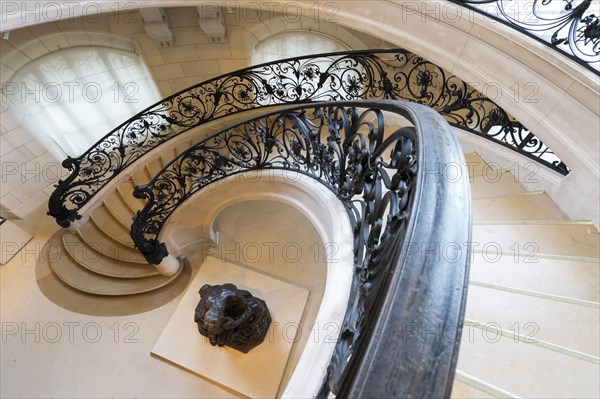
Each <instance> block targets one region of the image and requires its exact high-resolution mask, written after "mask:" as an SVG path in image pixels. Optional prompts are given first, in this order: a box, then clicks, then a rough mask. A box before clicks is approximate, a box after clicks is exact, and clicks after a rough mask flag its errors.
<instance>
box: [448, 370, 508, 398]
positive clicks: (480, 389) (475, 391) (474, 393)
mask: <svg viewBox="0 0 600 399" xmlns="http://www.w3.org/2000/svg"><path fill="white" fill-rule="evenodd" d="M450 397H451V398H452V399H493V398H516V395H513V394H511V393H510V392H506V391H504V390H502V389H500V388H498V387H495V386H493V385H491V384H488V383H486V382H485V381H481V380H479V379H477V378H475V377H473V376H471V375H468V374H464V373H461V372H460V371H459V370H456V373H455V378H454V383H453V384H452V392H451V393H450Z"/></svg>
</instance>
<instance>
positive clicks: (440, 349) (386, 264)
mask: <svg viewBox="0 0 600 399" xmlns="http://www.w3.org/2000/svg"><path fill="white" fill-rule="evenodd" d="M384 111H388V112H391V113H394V114H397V115H400V116H402V117H404V118H406V119H408V120H409V121H410V122H412V123H413V124H414V127H401V128H398V127H394V128H390V127H389V126H387V127H386V117H387V115H388V114H387V113H385V112H384ZM463 162H464V158H463V155H462V153H461V150H460V146H459V145H458V143H457V141H456V139H455V138H454V136H453V135H452V133H451V132H450V129H449V126H448V124H447V123H446V122H445V121H444V120H443V119H442V117H441V116H440V115H439V114H437V113H436V112H434V111H433V110H431V109H430V108H427V107H425V106H422V105H419V104H410V103H403V102H399V101H354V102H335V103H331V102H330V103H322V104H313V105H303V106H295V107H293V108H288V109H286V110H283V111H278V112H275V113H270V114H266V115H263V116H261V117H257V118H254V119H251V120H249V121H246V122H244V123H241V124H238V125H235V126H232V127H230V128H228V129H225V130H222V131H220V132H217V133H215V134H214V135H212V136H210V137H209V138H207V139H205V140H203V141H201V142H199V143H198V144H196V145H194V146H192V147H190V148H189V149H187V150H185V151H184V152H182V153H181V154H180V155H178V156H177V157H176V158H175V159H173V160H172V161H171V162H170V163H169V164H167V165H166V166H165V167H164V168H163V169H162V170H161V171H160V172H159V173H158V174H157V175H156V176H155V177H154V178H153V179H152V181H151V182H150V183H148V184H147V185H144V186H139V187H136V188H135V189H134V195H135V196H136V197H138V198H142V199H145V200H146V205H145V206H144V208H143V209H142V210H140V211H138V213H137V215H136V217H135V218H134V222H133V224H132V227H131V237H132V239H133V241H134V243H135V244H136V246H137V247H138V248H140V249H141V251H142V253H143V254H144V256H145V257H146V259H147V260H148V261H149V262H152V263H157V262H160V260H162V259H163V258H164V257H165V256H167V255H168V251H167V248H166V245H165V244H164V243H162V242H161V241H160V232H161V229H162V227H163V226H164V225H165V223H166V222H167V220H168V219H169V216H170V215H172V213H173V212H174V211H175V210H176V209H177V208H178V207H179V206H180V205H181V204H183V203H184V202H185V201H186V200H187V199H189V198H191V197H192V196H193V195H194V194H195V193H197V192H198V191H200V190H201V189H202V188H204V187H206V186H208V185H210V184H212V183H214V182H216V181H218V180H221V179H224V178H226V177H227V176H232V175H235V174H238V173H242V172H244V171H247V170H257V169H284V170H290V171H294V172H298V173H302V174H305V175H307V176H310V177H312V178H313V179H315V180H317V181H319V182H320V183H322V184H323V185H325V186H326V187H328V188H329V189H330V190H331V191H332V192H333V193H334V194H335V195H336V196H337V197H338V198H339V200H340V201H341V202H342V203H343V204H344V206H345V207H346V209H347V211H348V214H349V216H350V221H351V224H352V227H353V232H354V278H353V284H352V291H351V296H350V299H349V304H348V308H347V312H346V316H345V319H344V323H343V325H342V326H341V330H340V336H339V339H338V342H337V345H336V347H335V351H334V354H333V357H332V360H331V363H330V365H329V367H328V373H327V376H326V378H325V381H324V383H323V388H322V390H321V392H320V394H319V397H322V398H325V397H327V393H328V392H329V391H331V392H333V393H335V394H337V395H339V397H367V396H368V397H443V396H448V395H449V392H450V388H451V386H452V380H453V375H454V368H455V365H456V358H457V354H458V343H459V340H460V332H461V326H462V320H463V317H464V303H465V298H466V287H467V270H468V263H469V256H468V253H469V248H468V243H469V242H470V230H471V215H470V188H469V180H468V178H467V176H466V172H465V167H464V165H463ZM449 164H454V165H455V167H457V168H459V170H460V171H461V172H462V173H463V175H462V178H461V179H458V180H457V179H453V180H452V181H450V180H448V179H445V178H444V177H443V176H442V174H441V170H442V169H443V167H444V166H447V165H449ZM457 243H458V245H460V249H461V251H462V252H461V253H460V254H458V255H456V254H455V253H454V252H452V251H450V253H452V257H449V256H447V254H448V253H449V252H448V251H447V248H448V246H451V245H456V244H457ZM465 245H466V246H465ZM431 248H437V249H433V250H432V249H431ZM436 251H437V256H436V254H435V253H434V252H436ZM439 251H446V252H445V253H444V254H442V253H441V252H439ZM423 323H427V324H426V325H423ZM413 327H414V328H413ZM403 328H404V329H408V328H410V331H411V332H410V334H406V335H403V332H402V329H403ZM420 328H428V332H425V333H423V334H420V333H417V331H416V330H415V329H420ZM432 329H434V330H435V329H437V330H436V331H437V332H438V335H437V337H436V338H435V339H427V336H428V335H427V334H431V332H430V330H432ZM411 334H412V336H411ZM423 338H425V339H423ZM430 338H431V337H430ZM424 366H425V368H424Z"/></svg>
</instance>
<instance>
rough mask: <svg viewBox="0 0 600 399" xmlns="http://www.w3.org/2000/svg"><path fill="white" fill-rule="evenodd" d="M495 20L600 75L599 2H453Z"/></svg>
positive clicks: (504, 0)
mask: <svg viewBox="0 0 600 399" xmlns="http://www.w3.org/2000/svg"><path fill="white" fill-rule="evenodd" d="M451 1H452V2H453V3H457V4H460V5H462V6H470V7H469V8H471V9H473V10H476V11H478V12H480V13H483V14H486V15H488V16H491V17H493V18H494V19H496V20H498V21H501V22H503V23H505V24H507V25H509V26H511V27H513V28H516V29H517V30H519V31H521V32H523V33H526V34H528V35H529V36H532V37H534V38H536V39H537V40H539V41H541V42H543V43H546V44H547V45H549V46H551V47H553V48H554V49H556V50H558V51H560V52H562V53H563V54H565V55H567V56H568V57H570V58H572V59H574V60H575V61H577V62H579V63H580V64H581V65H584V66H585V67H587V68H588V69H590V70H591V71H593V72H595V73H596V74H599V73H600V8H599V6H598V2H597V0H595V4H593V3H594V0H533V1H529V2H517V1H512V0H451Z"/></svg>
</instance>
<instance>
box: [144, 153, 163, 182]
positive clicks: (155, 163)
mask: <svg viewBox="0 0 600 399" xmlns="http://www.w3.org/2000/svg"><path fill="white" fill-rule="evenodd" d="M162 168H163V164H162V159H161V158H160V156H156V157H154V158H152V159H150V160H149V161H148V162H146V169H147V170H148V173H149V175H150V177H151V178H153V177H154V176H156V175H157V174H158V172H160V170H161V169H162Z"/></svg>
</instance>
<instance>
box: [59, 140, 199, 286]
mask: <svg viewBox="0 0 600 399" xmlns="http://www.w3.org/2000/svg"><path fill="white" fill-rule="evenodd" d="M191 142H192V139H188V140H182V141H180V142H179V143H178V144H177V145H175V146H170V147H169V148H167V149H164V150H162V152H161V153H159V154H157V155H154V156H153V157H151V158H150V159H149V160H148V161H147V162H146V163H145V164H141V165H139V166H138V167H137V169H136V170H135V172H134V173H133V174H132V175H131V176H129V178H127V179H125V180H124V181H123V182H122V183H121V184H120V185H119V186H117V188H116V190H115V191H114V192H113V193H112V194H110V195H109V196H107V197H106V198H105V199H104V200H103V201H102V204H101V206H99V207H98V208H97V209H95V210H94V211H92V213H91V214H90V218H89V221H87V222H86V223H84V224H83V225H82V226H81V227H79V228H78V229H76V231H69V230H63V231H62V232H61V233H59V234H58V235H57V236H55V237H54V238H53V240H54V241H53V242H51V243H50V245H51V247H52V248H53V250H54V251H57V253H55V254H54V255H53V256H52V257H50V258H49V263H50V266H51V267H52V270H53V272H54V273H55V275H56V276H57V277H59V278H60V279H61V280H62V281H63V282H64V283H66V284H67V285H68V286H70V287H71V288H74V289H76V290H79V291H82V292H85V293H88V294H95V295H105V296H115V295H119V296H126V295H135V294H141V293H145V292H150V291H153V290H156V289H158V288H161V287H164V286H166V285H168V284H170V283H172V282H173V281H175V280H176V279H177V278H178V277H179V275H180V273H181V271H182V267H181V266H180V268H179V270H178V271H177V272H176V273H175V274H173V275H171V276H162V275H160V274H159V272H158V271H157V269H156V268H155V267H154V266H153V265H151V264H149V263H148V262H147V261H146V260H145V259H144V257H143V256H142V255H141V254H140V252H139V251H138V250H136V249H135V248H134V245H133V242H132V240H131V237H130V235H129V229H130V227H131V222H132V220H133V216H134V215H135V213H136V212H137V211H138V210H139V209H141V208H142V207H143V205H144V201H142V200H139V199H137V198H135V197H134V196H133V194H132V193H133V187H134V186H135V185H138V184H144V183H146V182H148V181H149V180H150V179H151V178H152V176H154V175H156V174H157V173H158V172H159V171H160V169H162V167H163V166H164V165H165V164H166V162H168V161H169V160H170V159H172V158H173V157H174V156H175V155H176V154H177V153H179V152H180V151H182V150H183V149H185V148H187V147H189V146H190V145H191Z"/></svg>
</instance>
